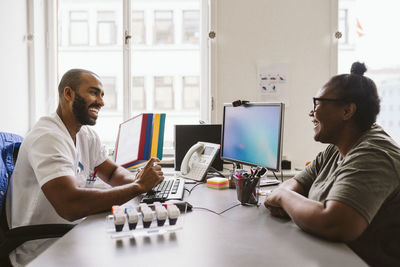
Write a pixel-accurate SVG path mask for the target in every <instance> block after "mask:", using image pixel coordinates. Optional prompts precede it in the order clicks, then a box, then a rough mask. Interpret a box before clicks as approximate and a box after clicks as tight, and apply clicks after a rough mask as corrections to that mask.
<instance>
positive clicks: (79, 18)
mask: <svg viewBox="0 0 400 267" xmlns="http://www.w3.org/2000/svg"><path fill="white" fill-rule="evenodd" d="M88 17H89V16H88V12H86V11H70V13H69V27H70V29H69V44H70V45H89V22H88V19H89V18H88Z"/></svg>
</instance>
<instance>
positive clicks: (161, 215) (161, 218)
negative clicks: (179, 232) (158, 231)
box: [156, 205, 168, 226]
mask: <svg viewBox="0 0 400 267" xmlns="http://www.w3.org/2000/svg"><path fill="white" fill-rule="evenodd" d="M156 215H157V226H163V225H164V223H165V221H166V220H167V217H168V212H167V209H166V208H165V207H164V206H162V205H159V206H156Z"/></svg>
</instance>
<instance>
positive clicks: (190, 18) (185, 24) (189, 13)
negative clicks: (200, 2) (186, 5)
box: [182, 10, 200, 44]
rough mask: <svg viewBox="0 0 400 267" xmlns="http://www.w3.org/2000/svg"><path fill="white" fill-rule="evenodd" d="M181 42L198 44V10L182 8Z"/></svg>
mask: <svg viewBox="0 0 400 267" xmlns="http://www.w3.org/2000/svg"><path fill="white" fill-rule="evenodd" d="M182 28H183V35H182V38H183V40H182V41H183V43H189V44H198V43H199V40H200V38H199V37H200V12H199V11H198V10H184V11H183V14H182Z"/></svg>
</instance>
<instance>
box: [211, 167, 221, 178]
mask: <svg viewBox="0 0 400 267" xmlns="http://www.w3.org/2000/svg"><path fill="white" fill-rule="evenodd" d="M208 172H210V173H218V175H219V176H220V177H223V178H225V175H223V174H222V173H220V172H219V171H218V170H217V169H215V168H214V167H213V166H210V168H209V170H208Z"/></svg>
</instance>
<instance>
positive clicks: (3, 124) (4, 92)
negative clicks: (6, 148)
mask: <svg viewBox="0 0 400 267" xmlns="http://www.w3.org/2000/svg"><path fill="white" fill-rule="evenodd" d="M26 30H27V8H26V1H25V0H1V1H0V59H1V62H0V83H1V84H0V96H1V97H0V114H1V115H0V131H8V132H14V133H18V134H20V135H25V134H26V132H27V131H28V115H29V114H28V58H27V43H26V40H25V34H26Z"/></svg>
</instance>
